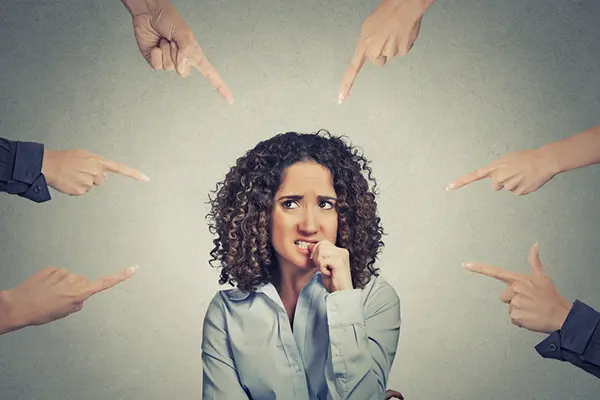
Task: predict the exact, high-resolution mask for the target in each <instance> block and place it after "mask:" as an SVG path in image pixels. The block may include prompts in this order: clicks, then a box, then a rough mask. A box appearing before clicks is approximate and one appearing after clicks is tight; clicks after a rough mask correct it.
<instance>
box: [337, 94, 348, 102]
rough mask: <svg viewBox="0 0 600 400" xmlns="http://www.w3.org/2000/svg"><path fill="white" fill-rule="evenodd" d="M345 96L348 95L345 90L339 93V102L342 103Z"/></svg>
mask: <svg viewBox="0 0 600 400" xmlns="http://www.w3.org/2000/svg"><path fill="white" fill-rule="evenodd" d="M345 98H346V96H345V95H344V92H340V94H339V95H338V104H342V103H343V102H344V99H345Z"/></svg>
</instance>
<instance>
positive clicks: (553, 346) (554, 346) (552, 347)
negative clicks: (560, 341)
mask: <svg viewBox="0 0 600 400" xmlns="http://www.w3.org/2000/svg"><path fill="white" fill-rule="evenodd" d="M548 350H550V351H556V345H555V344H554V343H552V344H551V345H550V346H549V347H548Z"/></svg>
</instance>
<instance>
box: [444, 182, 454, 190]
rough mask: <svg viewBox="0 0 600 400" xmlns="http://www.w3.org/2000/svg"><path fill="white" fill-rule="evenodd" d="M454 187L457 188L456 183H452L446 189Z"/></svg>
mask: <svg viewBox="0 0 600 400" xmlns="http://www.w3.org/2000/svg"><path fill="white" fill-rule="evenodd" d="M454 188H456V183H451V184H449V185H448V186H446V190H452V189H454Z"/></svg>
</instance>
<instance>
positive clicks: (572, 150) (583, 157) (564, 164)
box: [540, 125, 600, 174]
mask: <svg viewBox="0 0 600 400" xmlns="http://www.w3.org/2000/svg"><path fill="white" fill-rule="evenodd" d="M540 151H541V152H542V153H544V154H545V155H548V157H549V158H551V159H552V160H553V166H552V168H553V171H552V172H553V173H554V174H559V173H561V172H566V171H570V170H572V169H577V168H583V167H587V166H588V165H592V164H597V163H600V125H597V126H595V127H593V128H590V129H587V130H585V131H583V132H580V133H578V134H576V135H573V136H570V137H568V138H565V139H561V140H558V141H556V142H552V143H550V144H547V145H545V146H543V147H541V148H540Z"/></svg>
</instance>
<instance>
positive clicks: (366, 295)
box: [362, 273, 400, 306]
mask: <svg viewBox="0 0 600 400" xmlns="http://www.w3.org/2000/svg"><path fill="white" fill-rule="evenodd" d="M362 296H363V301H364V303H365V305H367V306H369V305H376V306H377V305H383V304H386V305H388V306H393V305H396V304H399V303H400V297H399V296H398V293H396V290H395V289H394V287H393V286H392V285H390V283H389V282H388V281H387V280H386V279H385V278H384V277H383V276H381V273H379V275H373V276H372V277H371V279H370V280H369V282H368V283H367V284H366V285H365V287H364V289H362Z"/></svg>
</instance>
